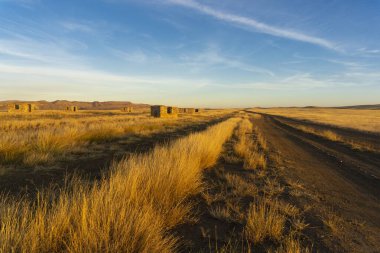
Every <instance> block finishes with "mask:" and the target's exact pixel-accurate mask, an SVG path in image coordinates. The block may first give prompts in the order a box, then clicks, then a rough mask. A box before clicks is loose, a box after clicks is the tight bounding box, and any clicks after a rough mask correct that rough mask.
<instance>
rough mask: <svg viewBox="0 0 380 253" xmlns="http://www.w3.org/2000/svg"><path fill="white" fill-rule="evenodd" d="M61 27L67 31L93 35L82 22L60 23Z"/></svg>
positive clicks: (92, 30)
mask: <svg viewBox="0 0 380 253" xmlns="http://www.w3.org/2000/svg"><path fill="white" fill-rule="evenodd" d="M61 25H62V27H63V28H65V29H66V30H69V31H78V32H85V33H93V32H94V29H93V28H92V27H91V26H90V25H88V24H86V23H83V22H78V21H63V22H61Z"/></svg>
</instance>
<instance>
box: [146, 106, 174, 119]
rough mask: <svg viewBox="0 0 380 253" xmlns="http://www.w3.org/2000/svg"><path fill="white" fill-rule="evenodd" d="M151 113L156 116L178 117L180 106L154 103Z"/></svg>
mask: <svg viewBox="0 0 380 253" xmlns="http://www.w3.org/2000/svg"><path fill="white" fill-rule="evenodd" d="M150 115H151V116H152V117H156V118H168V117H177V116H178V108H177V107H174V106H164V105H152V106H151V107H150Z"/></svg>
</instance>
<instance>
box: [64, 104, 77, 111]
mask: <svg viewBox="0 0 380 253" xmlns="http://www.w3.org/2000/svg"><path fill="white" fill-rule="evenodd" d="M66 111H70V112H77V111H78V106H75V105H71V106H67V107H66Z"/></svg>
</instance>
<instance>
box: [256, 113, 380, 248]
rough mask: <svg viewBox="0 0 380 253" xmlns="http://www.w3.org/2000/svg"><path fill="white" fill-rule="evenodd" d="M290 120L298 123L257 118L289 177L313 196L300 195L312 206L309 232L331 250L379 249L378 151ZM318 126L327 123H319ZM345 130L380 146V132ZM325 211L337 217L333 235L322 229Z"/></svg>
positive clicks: (302, 200) (270, 118)
mask: <svg viewBox="0 0 380 253" xmlns="http://www.w3.org/2000/svg"><path fill="white" fill-rule="evenodd" d="M287 120H289V121H292V123H297V121H295V120H291V119H284V118H281V117H276V116H269V115H263V117H261V119H257V120H255V123H256V125H257V126H258V127H259V128H260V129H261V131H262V132H263V133H264V135H265V137H266V139H267V142H268V144H269V147H270V150H272V151H274V152H275V153H277V156H279V158H277V159H279V160H282V163H283V172H284V177H285V178H288V179H291V180H293V181H296V182H299V183H300V184H302V185H303V186H304V189H303V190H304V193H305V194H307V195H308V196H309V198H303V197H300V198H299V199H297V200H296V201H298V202H299V203H298V205H301V206H303V208H304V209H305V208H306V207H308V208H310V209H311V211H309V214H308V216H309V220H308V222H309V223H310V227H309V229H308V231H307V233H309V235H310V237H314V239H315V240H319V241H321V243H322V244H324V245H325V246H326V247H327V248H328V249H330V250H331V251H338V252H380V155H379V153H374V152H362V151H358V150H352V149H350V148H349V147H347V146H345V145H343V144H341V143H337V142H333V141H330V140H326V139H324V138H322V137H317V136H315V135H312V134H308V133H305V132H302V131H300V130H297V129H295V128H293V127H290V126H289V125H287V124H285V123H286V121H287ZM299 123H300V124H301V122H299ZM302 123H304V122H302ZM309 124H312V123H309ZM313 127H317V128H318V127H320V128H326V129H327V128H328V126H323V125H318V124H313ZM334 130H337V129H336V128H334ZM338 131H339V129H338ZM345 131H346V130H341V132H340V133H341V134H344V133H345ZM346 134H347V135H348V134H349V135H351V136H354V137H355V138H357V139H365V140H367V141H369V142H373V143H375V144H377V145H379V143H378V142H379V139H378V136H376V135H370V134H365V133H360V132H355V131H353V130H349V131H348V130H347V131H346ZM326 213H332V214H333V215H334V216H333V217H335V219H333V220H334V223H335V224H334V225H335V226H336V229H335V230H334V229H333V228H332V229H331V230H332V234H333V235H334V236H326V234H325V233H324V232H323V231H322V230H321V229H322V227H323V226H324V225H326V224H329V220H328V217H330V218H331V217H332V216H331V215H330V216H328V217H327V218H326ZM330 222H332V221H330Z"/></svg>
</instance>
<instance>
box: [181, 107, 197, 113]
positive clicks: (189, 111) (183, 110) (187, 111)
mask: <svg viewBox="0 0 380 253" xmlns="http://www.w3.org/2000/svg"><path fill="white" fill-rule="evenodd" d="M196 110H199V109H194V108H180V110H179V112H180V113H187V114H193V113H195V112H197V111H196Z"/></svg>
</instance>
